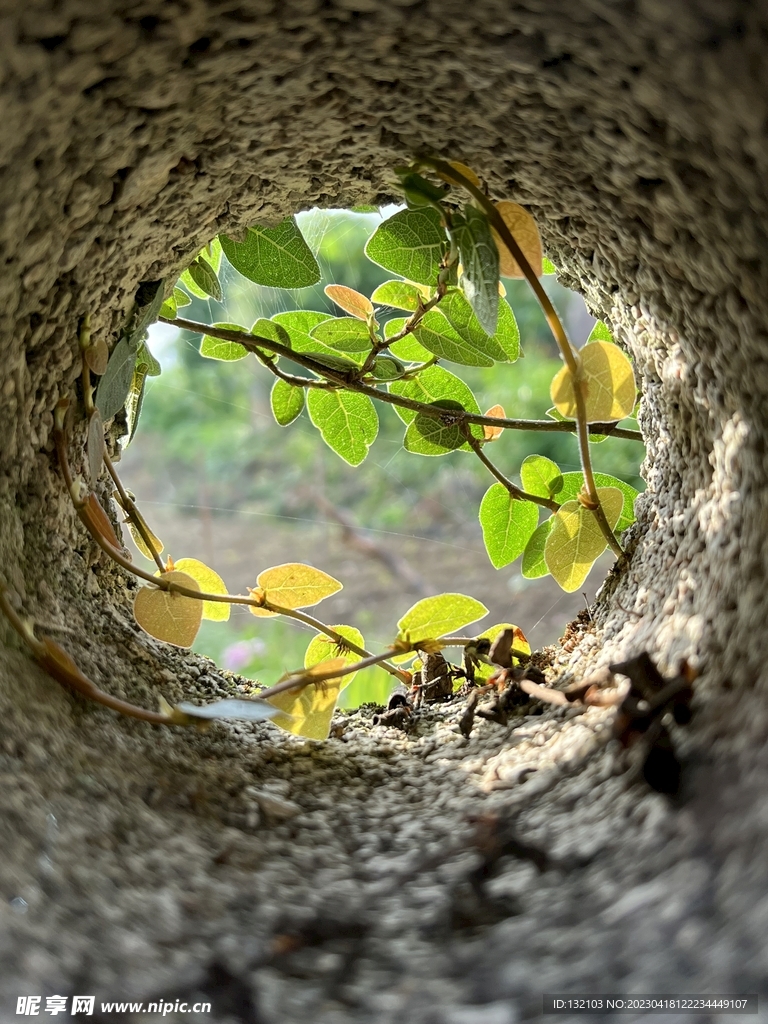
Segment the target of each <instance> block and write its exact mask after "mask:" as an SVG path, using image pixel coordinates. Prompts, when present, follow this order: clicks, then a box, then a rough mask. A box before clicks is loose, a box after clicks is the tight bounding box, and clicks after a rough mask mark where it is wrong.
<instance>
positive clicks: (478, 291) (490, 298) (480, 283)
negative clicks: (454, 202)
mask: <svg viewBox="0 0 768 1024" xmlns="http://www.w3.org/2000/svg"><path fill="white" fill-rule="evenodd" d="M453 231H454V235H455V237H456V241H457V243H458V246H459V253H460V256H461V262H462V264H463V266H464V276H463V277H462V279H461V281H462V287H463V288H464V293H465V295H466V296H467V298H468V299H469V301H470V303H471V304H472V308H473V309H474V311H475V313H476V314H477V319H478V320H479V321H480V326H481V327H482V328H483V330H484V331H486V332H487V333H488V334H491V335H493V334H495V333H496V325H497V323H498V316H499V250H498V249H497V248H496V242H495V241H494V240H493V235H492V234H491V226H490V224H489V223H488V218H487V217H486V216H485V214H484V213H483V212H482V211H481V210H478V209H477V208H476V207H474V206H466V207H465V208H464V216H461V215H460V214H459V215H457V216H456V217H454V224H453Z"/></svg>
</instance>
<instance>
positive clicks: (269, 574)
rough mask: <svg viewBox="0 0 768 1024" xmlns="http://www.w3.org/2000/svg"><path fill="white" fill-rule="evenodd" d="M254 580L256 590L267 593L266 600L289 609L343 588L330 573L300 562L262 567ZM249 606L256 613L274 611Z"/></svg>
mask: <svg viewBox="0 0 768 1024" xmlns="http://www.w3.org/2000/svg"><path fill="white" fill-rule="evenodd" d="M256 582H257V583H258V588H259V590H261V591H262V592H263V593H265V594H266V596H267V600H268V601H271V602H272V604H276V605H279V606H280V607H281V608H291V609H293V608H309V607H311V606H312V605H314V604H317V603H318V602H319V601H322V600H323V599H324V598H326V597H330V596H331V594H336V593H337V592H338V591H339V590H341V588H342V585H341V583H339V581H338V580H335V579H334V578H333V576H329V575H328V573H326V572H323V571H322V570H321V569H315V568H314V566H311V565H304V564H303V563H302V562H286V564H285V565H275V566H272V568H271V569H265V570H264V572H262V573H260V574H259V577H258V579H257V581H256ZM257 592H258V591H251V593H257ZM248 607H249V611H250V612H251V613H252V614H253V615H256V616H262V617H264V616H267V615H274V614H276V613H275V612H271V611H269V610H268V609H267V608H254V607H253V606H251V605H249V606H248Z"/></svg>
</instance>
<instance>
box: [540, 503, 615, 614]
mask: <svg viewBox="0 0 768 1024" xmlns="http://www.w3.org/2000/svg"><path fill="white" fill-rule="evenodd" d="M597 494H598V497H599V498H600V504H601V505H602V506H603V511H604V512H605V518H606V519H607V520H608V523H609V525H610V527H611V529H613V528H614V527H615V526H616V523H617V521H618V518H619V516H620V514H621V508H622V501H623V497H624V496H623V494H622V493H621V491H620V490H618V489H617V488H616V487H598V489H597ZM607 547H608V542H607V541H606V539H605V537H604V536H603V533H602V531H601V529H600V525H599V523H598V521H597V518H596V517H595V514H594V512H591V511H590V510H589V509H587V508H584V506H583V505H582V504H580V502H578V501H567V502H565V504H563V505H562V506H561V507H560V509H559V511H558V512H556V513H555V514H554V515H553V516H552V528H551V530H550V532H549V536H548V537H547V541H546V544H545V545H544V561H545V562H546V563H547V568H548V569H549V571H550V572H551V573H552V576H553V577H554V579H555V582H556V583H558V584H559V586H560V587H561V588H562V589H563V590H564V591H565V592H566V593H568V594H570V593H573V591H574V590H578V589H579V587H580V586H581V585H582V584H583V582H584V580H585V579H586V578H587V576H588V575H589V570H590V569H591V568H592V566H593V565H594V563H595V560H596V559H597V558H599V557H600V555H602V553H603V552H604V551H605V549H606V548H607Z"/></svg>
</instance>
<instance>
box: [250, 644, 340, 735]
mask: <svg viewBox="0 0 768 1024" xmlns="http://www.w3.org/2000/svg"><path fill="white" fill-rule="evenodd" d="M346 664H347V663H346V661H345V659H344V658H332V659H331V660H330V661H326V662H323V663H322V664H320V665H315V666H314V670H315V671H323V672H328V671H333V669H334V668H335V669H340V668H344V667H345V666H346ZM311 671H312V669H310V670H309V671H308V674H309V673H310V672H311ZM348 679H349V676H339V677H338V678H335V679H333V678H332V679H325V680H323V682H321V683H308V684H307V685H306V686H303V687H302V688H301V689H300V690H299V689H297V690H285V691H284V692H283V693H277V694H275V696H274V697H267V698H266V700H267V701H268V703H270V704H271V705H272V706H273V707H275V708H277V709H278V710H279V711H280V712H282V713H281V714H278V715H276V716H275V717H274V718H273V720H272V721H273V723H274V724H275V725H277V726H279V727H280V728H281V729H285V730H286V731H287V732H290V733H293V735H294V736H304V737H305V738H306V739H309V740H324V739H327V738H328V733H329V732H330V728H331V719H332V717H333V712H334V710H335V708H336V702H337V700H338V699H339V693H340V692H341V688H342V686H345V685H346V683H347V680H348Z"/></svg>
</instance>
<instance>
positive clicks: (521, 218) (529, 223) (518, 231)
mask: <svg viewBox="0 0 768 1024" xmlns="http://www.w3.org/2000/svg"><path fill="white" fill-rule="evenodd" d="M496 209H497V210H498V211H499V213H500V214H501V219H502V220H503V221H504V223H505V224H506V225H507V227H508V228H509V231H510V234H511V235H512V237H513V238H514V240H515V241H516V242H517V244H518V245H519V246H520V248H521V249H522V251H523V256H525V258H526V259H527V260H528V262H529V263H530V265H531V267H532V268H533V272H534V274H535V275H536V277H541V273H542V257H543V253H542V249H541V238H540V237H539V229H538V228H537V227H536V221H535V220H534V219H533V217H532V216H531V215H530V213H528V211H527V210H524V209H523V208H522V206H519V205H518V204H517V203H511V202H509V200H507V199H503V200H502V201H501V202H500V203H496ZM491 232H492V234H493V239H494V241H495V242H496V248H497V249H498V250H499V274H500V275H501V276H502V277H525V274H524V273H523V272H522V270H521V269H520V266H519V264H518V262H517V260H516V259H515V257H514V256H513V255H512V253H511V252H510V251H509V249H508V248H507V247H506V245H504V243H503V242H502V240H501V238H500V237H499V235H498V233H497V231H496V229H495V228H494V227H493V225H491Z"/></svg>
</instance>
